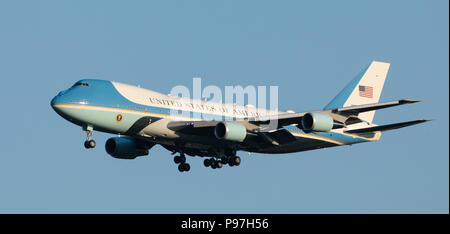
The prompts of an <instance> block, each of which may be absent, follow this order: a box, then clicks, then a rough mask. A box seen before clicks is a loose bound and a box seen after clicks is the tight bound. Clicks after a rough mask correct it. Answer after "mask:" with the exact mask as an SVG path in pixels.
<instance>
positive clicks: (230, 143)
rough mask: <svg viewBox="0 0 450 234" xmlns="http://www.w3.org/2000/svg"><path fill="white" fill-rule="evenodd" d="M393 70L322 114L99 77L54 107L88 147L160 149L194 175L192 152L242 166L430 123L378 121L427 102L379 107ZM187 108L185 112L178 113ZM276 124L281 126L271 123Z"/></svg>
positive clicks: (374, 73)
mask: <svg viewBox="0 0 450 234" xmlns="http://www.w3.org/2000/svg"><path fill="white" fill-rule="evenodd" d="M389 66H390V64H389V63H386V62H378V61H372V62H371V63H370V64H369V65H368V66H367V67H366V68H365V69H363V70H362V71H361V72H360V73H359V74H358V75H357V76H356V77H355V78H354V79H353V80H352V81H351V82H350V83H349V84H348V85H347V86H345V87H344V89H343V90H342V91H341V92H340V93H338V94H337V96H336V97H335V98H334V99H332V100H331V102H330V103H328V104H327V105H326V106H325V107H324V108H323V109H322V110H315V111H309V112H294V111H285V112H282V111H274V110H263V109H259V108H256V107H253V106H249V105H246V106H239V105H235V104H233V103H226V104H222V103H211V102H205V101H204V100H197V99H187V98H181V97H174V96H170V95H165V94H162V93H158V92H155V91H151V90H148V89H144V88H141V87H136V86H132V85H128V84H123V83H119V82H114V81H107V80H98V79H83V80H80V81H77V82H76V83H75V84H74V85H73V86H72V87H70V88H69V89H67V90H64V91H61V92H59V93H58V95H56V96H55V97H54V98H53V99H52V100H51V107H52V108H53V109H54V111H55V112H56V113H58V114H59V115H60V116H61V117H63V118H64V119H66V120H68V121H70V122H71V123H73V124H76V125H79V126H81V127H82V130H83V131H86V133H87V138H86V141H85V142H84V146H85V148H86V149H90V148H94V147H95V146H96V142H95V141H94V140H93V139H92V135H93V131H94V130H96V131H100V132H106V133H112V134H116V135H118V136H116V137H111V138H109V139H108V140H107V141H106V143H105V149H106V152H107V153H108V154H110V155H111V156H112V157H114V158H119V159H135V158H136V157H139V156H146V155H148V154H149V150H150V149H151V148H152V147H153V146H155V145H157V144H159V145H161V146H163V147H164V148H165V149H167V150H169V151H171V152H172V155H174V154H179V155H176V156H174V162H175V163H176V164H178V170H179V171H180V172H185V171H189V170H190V165H189V163H187V161H186V155H188V156H200V157H205V158H206V159H204V161H203V164H204V166H205V167H211V168H212V169H216V168H222V167H223V166H224V165H225V164H228V165H229V166H230V167H233V166H239V165H240V164H241V158H240V157H239V156H237V155H236V152H237V151H247V152H249V153H250V152H255V153H263V154H281V153H293V152H300V151H307V150H314V149H321V148H327V147H335V146H343V145H352V144H357V143H363V142H372V141H377V140H379V139H380V137H381V133H382V132H383V131H387V130H393V129H398V128H402V127H406V126H410V125H415V124H419V123H423V122H426V121H429V120H430V119H418V120H412V121H407V122H400V123H393V124H386V125H376V124H374V123H372V120H373V118H374V115H375V111H376V110H378V109H383V108H388V107H393V106H398V105H403V104H410V103H416V102H420V101H419V100H413V99H400V100H397V101H390V102H381V103H379V102H378V101H379V99H380V95H381V91H382V89H383V85H384V81H385V79H386V76H387V73H388V70H389ZM174 110H175V111H174ZM180 111H181V112H183V113H184V114H182V115H180V114H174V113H179V112H180ZM261 113H264V114H261ZM211 116H213V117H214V116H215V117H218V118H212V119H211ZM272 120H275V121H276V122H275V124H272V125H270V124H269V125H268V124H267V123H268V122H269V121H272ZM272 123H274V122H272ZM267 126H271V127H267Z"/></svg>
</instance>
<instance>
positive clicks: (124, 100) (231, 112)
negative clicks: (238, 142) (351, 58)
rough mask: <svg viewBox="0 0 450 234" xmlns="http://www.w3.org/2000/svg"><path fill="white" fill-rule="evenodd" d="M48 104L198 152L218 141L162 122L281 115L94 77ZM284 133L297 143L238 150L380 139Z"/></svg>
mask: <svg viewBox="0 0 450 234" xmlns="http://www.w3.org/2000/svg"><path fill="white" fill-rule="evenodd" d="M51 106H52V107H53V109H54V110H55V111H56V112H57V113H58V114H59V115H61V116H62V117H63V118H65V119H66V120H68V121H70V122H72V123H74V124H76V125H79V126H82V127H83V128H85V127H86V126H90V127H92V128H93V129H94V130H97V131H102V132H107V133H112V134H120V135H129V136H133V137H142V138H146V139H148V140H150V141H153V142H155V143H159V144H165V145H175V144H176V142H177V141H180V140H182V141H183V142H185V143H186V145H185V147H191V148H199V149H203V148H204V149H207V148H208V147H209V146H211V145H213V146H214V145H220V144H221V143H220V142H219V141H217V139H212V138H211V137H207V136H204V137H201V136H199V137H198V136H190V135H186V134H183V133H179V132H177V131H173V130H170V129H169V128H168V127H167V124H168V123H170V122H171V121H176V120H192V121H195V120H227V119H240V118H249V117H256V116H264V115H276V114H280V113H284V112H278V111H271V110H265V109H258V108H255V107H252V106H238V105H233V104H221V103H212V102H206V101H202V100H193V99H184V98H178V97H171V96H168V95H164V94H161V93H158V92H154V91H151V90H147V89H144V88H140V87H136V86H132V85H127V84H122V83H118V82H112V81H106V80H96V79H85V80H80V81H78V82H76V84H75V85H73V86H72V87H71V88H69V89H67V90H64V91H61V92H60V93H59V94H58V95H57V96H55V97H54V98H53V99H52V100H51ZM152 122H153V123H152ZM284 129H286V130H287V131H289V132H290V133H291V134H292V135H294V136H295V137H296V138H297V140H296V141H295V142H291V143H289V144H286V145H283V146H282V147H279V146H278V147H275V146H273V147H267V148H263V149H261V148H254V147H253V148H252V147H247V148H246V146H245V144H244V146H240V148H239V150H246V151H252V152H261V153H289V152H297V151H303V150H310V149H317V148H324V147H331V146H339V145H348V144H354V143H360V142H367V141H372V140H378V139H379V137H380V136H379V135H374V136H372V137H367V136H366V137H363V136H357V135H354V134H353V135H350V134H345V133H343V132H342V130H339V129H336V130H334V129H333V130H332V131H330V132H324V133H308V134H307V133H305V132H303V131H302V130H300V129H299V128H297V127H296V126H294V125H290V126H285V127H284Z"/></svg>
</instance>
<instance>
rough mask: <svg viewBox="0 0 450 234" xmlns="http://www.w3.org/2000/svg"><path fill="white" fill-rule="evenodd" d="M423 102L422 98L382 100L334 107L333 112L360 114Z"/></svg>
mask: <svg viewBox="0 0 450 234" xmlns="http://www.w3.org/2000/svg"><path fill="white" fill-rule="evenodd" d="M416 102H421V101H420V100H413V99H401V100H398V101H392V102H382V103H374V104H365V105H357V106H348V107H342V108H337V109H333V110H332V112H333V113H337V114H341V115H347V116H349V115H358V114H359V113H362V112H367V111H373V110H378V109H383V108H388V107H393V106H398V105H403V104H410V103H416Z"/></svg>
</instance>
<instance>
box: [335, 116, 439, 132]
mask: <svg viewBox="0 0 450 234" xmlns="http://www.w3.org/2000/svg"><path fill="white" fill-rule="evenodd" d="M430 120H431V119H418V120H413V121H408V122H402V123H395V124H387V125H381V126H375V127H369V128H360V129H353V130H348V131H344V132H345V133H366V132H375V131H387V130H392V129H397V128H403V127H407V126H411V125H414V124H420V123H423V122H427V121H430Z"/></svg>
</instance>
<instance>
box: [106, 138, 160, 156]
mask: <svg viewBox="0 0 450 234" xmlns="http://www.w3.org/2000/svg"><path fill="white" fill-rule="evenodd" d="M149 148H151V147H146V146H144V145H142V144H138V142H137V141H136V140H135V139H132V138H128V137H111V138H109V139H108V140H107V141H106V144H105V149H106V152H108V154H109V155H111V156H113V157H114V158H120V159H135V158H136V157H139V156H145V155H148V150H149Z"/></svg>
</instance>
